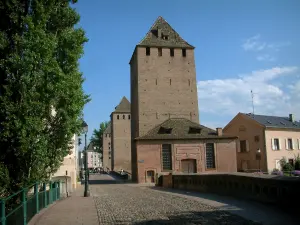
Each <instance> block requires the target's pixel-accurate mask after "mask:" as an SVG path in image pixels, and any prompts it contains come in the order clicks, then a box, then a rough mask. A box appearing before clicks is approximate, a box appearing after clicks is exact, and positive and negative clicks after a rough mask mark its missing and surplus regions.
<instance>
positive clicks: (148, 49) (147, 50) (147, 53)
mask: <svg viewBox="0 0 300 225" xmlns="http://www.w3.org/2000/svg"><path fill="white" fill-rule="evenodd" d="M146 55H150V48H149V47H147V48H146Z"/></svg>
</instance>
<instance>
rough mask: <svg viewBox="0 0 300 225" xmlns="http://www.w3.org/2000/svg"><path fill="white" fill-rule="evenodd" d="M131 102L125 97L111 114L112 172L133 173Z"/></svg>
mask: <svg viewBox="0 0 300 225" xmlns="http://www.w3.org/2000/svg"><path fill="white" fill-rule="evenodd" d="M130 107H131V106H130V102H129V101H128V100H127V98H126V97H123V98H122V100H121V102H120V103H119V105H118V106H117V107H116V108H115V110H114V111H113V112H112V113H111V115H110V117H111V149H112V151H111V170H114V171H121V170H122V169H123V170H125V171H127V172H129V173H131V140H130V139H131V132H130V124H131V122H130V121H131V118H130V117H131V114H130Z"/></svg>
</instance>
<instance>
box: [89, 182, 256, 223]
mask: <svg viewBox="0 0 300 225" xmlns="http://www.w3.org/2000/svg"><path fill="white" fill-rule="evenodd" d="M106 179H108V180H106V181H104V180H102V181H101V182H102V183H110V182H109V178H108V177H106ZM92 182H93V181H92ZM95 183H96V182H95ZM112 183H113V182H112ZM90 187H91V192H92V193H93V197H94V201H95V203H96V207H97V211H98V217H99V222H100V224H122V225H123V224H124V225H125V224H135V225H146V224H178V225H184V224H189V225H192V224H201V225H202V224H207V225H217V224H231V225H235V224H236V225H238V224H239V225H243V224H244V225H246V224H258V223H253V222H251V221H248V220H246V219H243V218H242V217H239V216H236V215H232V214H230V213H228V212H225V211H220V210H216V209H215V208H213V207H211V206H208V205H206V204H203V203H200V202H198V201H195V200H192V199H186V198H183V197H179V196H175V195H170V194H168V193H163V192H158V191H155V190H152V189H151V188H150V187H141V186H139V185H130V184H109V185H108V184H102V185H91V186H90Z"/></svg>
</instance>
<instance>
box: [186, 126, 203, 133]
mask: <svg viewBox="0 0 300 225" xmlns="http://www.w3.org/2000/svg"><path fill="white" fill-rule="evenodd" d="M200 133H201V128H200V127H190V129H189V134H200Z"/></svg>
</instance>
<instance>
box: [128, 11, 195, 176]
mask: <svg viewBox="0 0 300 225" xmlns="http://www.w3.org/2000/svg"><path fill="white" fill-rule="evenodd" d="M130 79H131V81H130V83H131V90H130V92H131V116H132V120H131V132H132V133H131V137H132V141H134V139H135V138H136V137H141V136H143V135H145V134H146V133H147V132H148V131H149V130H150V129H152V128H153V127H155V126H157V125H158V124H161V123H162V122H164V121H165V120H167V119H169V118H186V119H189V120H191V121H193V122H196V123H199V111H198V97H197V83H196V71H195V60H194V47H193V46H192V45H190V44H188V43H187V42H186V41H185V40H183V39H182V38H181V37H180V35H179V34H178V33H177V32H176V31H175V30H174V29H173V28H172V27H171V26H170V25H169V24H168V23H167V22H166V21H165V20H164V19H163V18H162V17H158V18H157V20H156V21H155V23H154V24H153V25H152V27H151V28H150V30H149V31H148V33H147V34H146V36H145V37H144V38H143V40H142V41H141V42H140V43H139V44H138V45H137V46H136V47H135V50H134V52H133V55H132V58H131V60H130ZM136 163H137V162H136V150H135V146H134V142H132V170H133V171H132V175H133V179H134V176H135V174H134V167H136V165H135V164H136Z"/></svg>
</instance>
